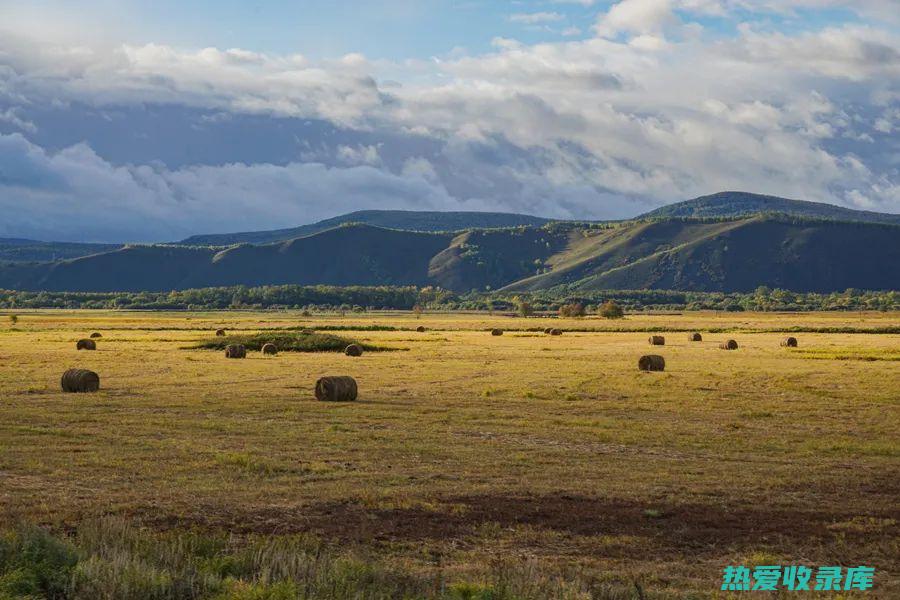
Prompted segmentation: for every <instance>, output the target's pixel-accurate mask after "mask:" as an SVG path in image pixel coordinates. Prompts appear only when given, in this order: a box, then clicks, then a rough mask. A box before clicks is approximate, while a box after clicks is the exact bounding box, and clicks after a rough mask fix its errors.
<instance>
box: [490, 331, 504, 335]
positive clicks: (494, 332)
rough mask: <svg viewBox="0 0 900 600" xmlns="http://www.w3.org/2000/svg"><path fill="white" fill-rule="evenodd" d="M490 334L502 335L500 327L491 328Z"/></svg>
mask: <svg viewBox="0 0 900 600" xmlns="http://www.w3.org/2000/svg"><path fill="white" fill-rule="evenodd" d="M491 335H493V336H497V335H503V330H502V329H491Z"/></svg>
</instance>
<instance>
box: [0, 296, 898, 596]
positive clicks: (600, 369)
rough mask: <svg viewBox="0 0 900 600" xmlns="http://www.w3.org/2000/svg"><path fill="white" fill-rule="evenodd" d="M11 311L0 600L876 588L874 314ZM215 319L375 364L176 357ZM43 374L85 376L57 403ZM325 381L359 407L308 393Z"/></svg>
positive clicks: (881, 546) (892, 522) (893, 567)
mask: <svg viewBox="0 0 900 600" xmlns="http://www.w3.org/2000/svg"><path fill="white" fill-rule="evenodd" d="M17 314H18V321H17V322H16V323H12V322H10V321H9V320H7V319H6V317H5V316H0V366H2V370H0V530H3V531H4V532H5V533H3V534H2V535H0V599H5V598H7V597H28V596H29V595H30V596H31V597H36V598H42V597H47V598H217V599H226V598H271V599H276V598H277V599H280V598H298V597H308V598H357V597H358V598H398V597H401V598H402V597H410V598H420V597H429V598H546V597H556V598H632V597H634V598H639V597H645V598H669V597H672V598H680V597H701V598H702V597H724V596H723V593H722V592H719V591H718V589H719V586H720V585H721V569H722V567H723V566H725V565H727V564H746V565H748V566H750V565H754V564H775V565H780V564H783V565H788V564H805V565H809V566H819V565H844V566H857V565H869V566H874V567H875V568H876V587H875V589H874V591H872V592H869V593H866V594H860V596H864V597H869V598H871V597H878V598H882V597H883V598H890V597H897V596H898V595H900V559H898V557H900V542H898V539H900V524H898V521H900V508H898V503H897V498H898V497H900V442H898V440H900V393H898V390H900V335H898V334H897V333H888V332H893V331H896V328H897V327H898V326H900V316H898V315H897V314H896V313H887V314H876V313H841V314H837V313H815V314H772V313H730V314H725V313H720V314H716V313H685V314H683V315H640V316H629V317H628V318H626V319H625V320H620V321H605V320H602V319H594V318H586V319H571V320H567V319H521V318H509V317H500V316H497V317H490V316H486V315H478V314H452V315H428V314H426V315H423V316H422V317H421V319H416V318H415V316H413V315H410V314H384V315H353V316H349V315H348V316H347V317H344V318H341V317H338V316H313V317H303V316H301V315H300V314H299V313H290V312H287V313H235V312H221V313H127V312H63V311H46V312H40V311H39V312H19V313H17ZM418 325H424V326H425V327H426V328H427V331H426V332H424V333H418V332H416V331H414V330H415V328H416V327H417V326H418ZM549 326H553V327H559V328H561V329H563V330H565V334H564V335H563V336H561V337H549V336H545V335H543V334H540V333H537V332H536V331H534V330H537V329H543V328H544V327H549ZM492 327H499V328H502V329H504V330H506V333H505V335H503V336H499V337H495V336H491V335H490V334H489V333H488V330H489V329H490V328H492ZM217 328H225V329H227V330H228V332H229V335H247V336H252V335H256V334H258V333H260V332H264V333H265V332H268V331H269V330H271V331H272V332H280V333H281V334H283V333H284V332H285V331H293V330H294V329H298V330H299V329H302V328H311V329H316V328H320V330H321V331H340V332H341V333H340V337H342V338H346V339H352V340H357V341H359V342H362V343H364V344H366V345H370V346H377V347H379V348H388V349H396V350H398V351H396V352H378V353H366V354H365V355H364V356H362V357H360V358H350V357H347V356H344V355H343V354H340V353H300V352H297V353H293V352H285V353H282V354H279V355H278V356H276V357H263V356H261V355H260V354H258V353H251V354H250V355H249V357H248V358H247V359H245V360H236V361H235V360H226V359H225V358H224V356H223V355H222V353H221V352H219V351H217V350H204V349H197V348H190V347H191V346H197V345H199V344H202V343H205V342H209V341H213V342H215V338H214V332H215V330H216V329H217ZM691 330H697V331H700V332H701V333H703V334H704V341H703V342H701V343H690V342H688V341H687V337H686V335H685V334H684V333H683V332H684V331H691ZM788 330H789V331H797V332H799V333H792V335H795V336H796V337H797V338H798V339H799V341H800V347H799V348H797V349H786V348H781V347H780V346H779V341H780V340H781V338H782V337H783V336H784V335H785V334H784V333H782V332H783V331H788ZM94 331H98V332H100V333H102V335H103V337H102V338H100V339H99V340H98V350H97V351H96V352H77V351H76V350H75V341H76V340H78V339H80V338H82V337H86V336H87V335H89V334H90V333H91V332H94ZM648 331H654V332H656V331H663V332H665V331H669V333H664V335H665V336H666V339H667V345H666V346H663V347H655V348H651V347H650V346H648V344H647V340H646V338H647V332H648ZM854 331H859V332H874V333H852V332H854ZM710 332H715V333H710ZM266 335H269V334H266ZM728 338H734V339H736V340H737V341H738V342H739V343H740V345H741V348H740V349H739V350H737V351H734V352H725V351H722V350H719V349H718V348H717V346H718V343H719V342H721V341H723V340H725V339H728ZM189 348H190V349H189ZM646 353H659V354H662V355H663V356H665V358H666V362H667V370H666V372H664V373H651V374H648V373H639V372H638V370H637V368H636V364H637V359H638V357H640V356H641V355H642V354H646ZM69 367H83V368H90V369H93V370H95V371H97V372H98V373H99V374H100V376H101V391H100V392H99V393H97V394H92V395H65V394H63V393H62V392H61V391H60V390H59V377H60V375H61V374H62V372H63V371H64V370H65V369H67V368H69ZM338 374H346V375H352V376H353V377H355V378H356V379H357V381H358V382H359V387H360V400H359V401H358V402H357V403H354V404H347V405H331V404H322V403H318V402H316V401H315V400H314V399H313V395H312V391H313V385H314V383H315V380H316V379H317V378H318V377H320V376H322V375H338Z"/></svg>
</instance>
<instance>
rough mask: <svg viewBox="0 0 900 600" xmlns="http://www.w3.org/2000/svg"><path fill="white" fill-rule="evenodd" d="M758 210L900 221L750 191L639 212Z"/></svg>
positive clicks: (697, 214)
mask: <svg viewBox="0 0 900 600" xmlns="http://www.w3.org/2000/svg"><path fill="white" fill-rule="evenodd" d="M758 213H780V214H786V215H792V216H798V217H813V218H822V219H831V220H835V221H860V222H864V223H890V224H894V225H898V224H900V214H892V213H880V212H874V211H868V210H856V209H852V208H845V207H843V206H837V205H835V204H827V203H824V202H811V201H809V200H791V199H789V198H781V197H779V196H768V195H765V194H754V193H750V192H735V191H728V192H718V193H716V194H710V195H708V196H700V197H698V198H694V199H692V200H684V201H682V202H676V203H674V204H667V205H666V206H662V207H660V208H657V209H655V210H652V211H650V212H647V213H644V214H642V215H640V216H638V217H637V218H638V219H653V218H672V217H693V218H702V217H724V218H735V217H742V216H747V215H751V214H758Z"/></svg>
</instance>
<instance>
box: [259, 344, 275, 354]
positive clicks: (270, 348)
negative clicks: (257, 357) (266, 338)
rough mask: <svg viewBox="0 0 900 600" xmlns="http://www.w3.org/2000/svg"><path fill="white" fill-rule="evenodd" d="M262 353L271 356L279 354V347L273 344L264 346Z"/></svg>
mask: <svg viewBox="0 0 900 600" xmlns="http://www.w3.org/2000/svg"><path fill="white" fill-rule="evenodd" d="M262 353H263V354H271V355H275V354H278V347H277V346H275V344H273V343H272V342H269V343H267V344H263V347H262Z"/></svg>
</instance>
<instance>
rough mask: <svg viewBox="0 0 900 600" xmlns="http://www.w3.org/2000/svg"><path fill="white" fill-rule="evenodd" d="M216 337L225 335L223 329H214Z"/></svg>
mask: <svg viewBox="0 0 900 600" xmlns="http://www.w3.org/2000/svg"><path fill="white" fill-rule="evenodd" d="M216 337H225V330H224V329H216Z"/></svg>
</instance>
